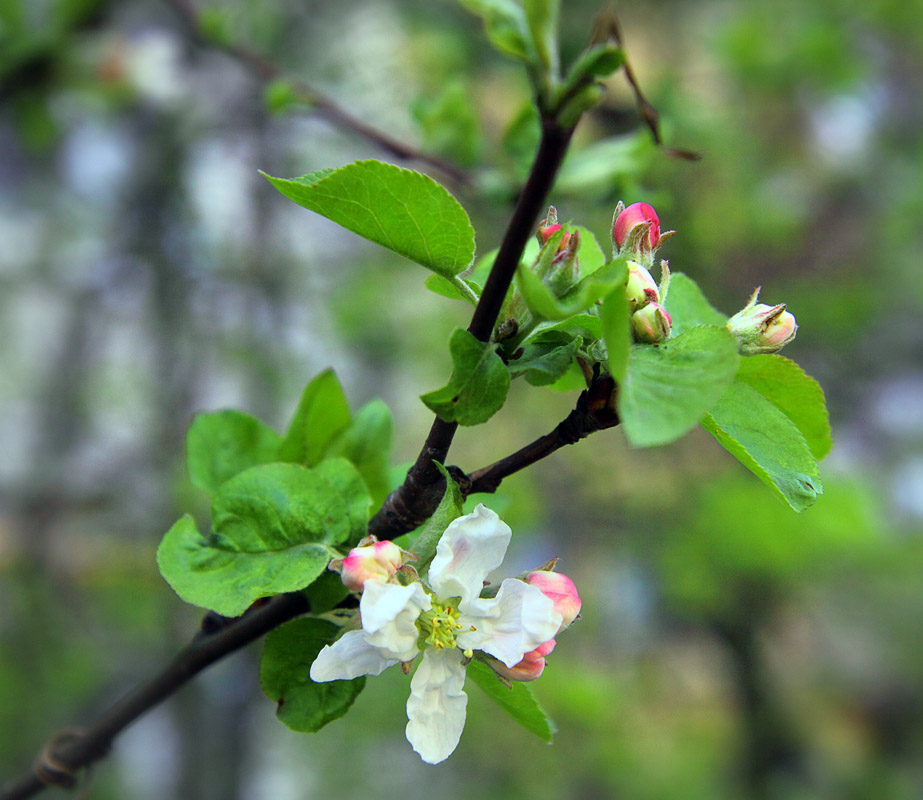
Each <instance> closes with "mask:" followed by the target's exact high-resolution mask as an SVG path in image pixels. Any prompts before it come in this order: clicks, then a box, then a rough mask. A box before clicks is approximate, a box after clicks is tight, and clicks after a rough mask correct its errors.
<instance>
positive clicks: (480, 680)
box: [466, 661, 555, 743]
mask: <svg viewBox="0 0 923 800" xmlns="http://www.w3.org/2000/svg"><path fill="white" fill-rule="evenodd" d="M466 669H467V673H468V677H469V678H470V679H471V681H472V682H473V683H475V684H476V685H477V686H478V687H480V689H481V690H482V691H483V692H484V694H486V695H487V696H488V697H489V698H490V699H491V700H493V701H494V702H495V703H496V704H497V705H498V706H500V708H502V709H503V710H504V711H505V712H506V713H507V714H509V715H510V716H511V717H512V718H513V719H514V720H516V722H518V723H519V724H520V725H522V727H523V728H525V729H526V730H527V731H529V732H531V733H534V734H535V735H536V736H538V738H539V739H541V740H542V741H543V742H548V743H550V742H551V740H552V739H553V738H554V732H555V728H554V723H553V722H552V721H551V720H550V719H549V718H548V715H547V714H545V712H544V711H542V707H541V706H540V705H539V704H538V701H537V700H536V699H535V696H534V695H533V694H532V690H531V688H530V687H529V686H527V685H526V684H524V683H518V682H516V681H514V682H513V685H512V688H507V686H505V685H504V684H502V683H500V681H499V680H498V679H497V674H496V673H495V672H494V671H493V670H492V669H491V668H490V667H488V666H487V665H486V664H482V663H481V662H480V661H472V662H471V663H470V664H468V666H467V668H466Z"/></svg>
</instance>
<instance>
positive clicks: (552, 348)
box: [509, 331, 580, 386]
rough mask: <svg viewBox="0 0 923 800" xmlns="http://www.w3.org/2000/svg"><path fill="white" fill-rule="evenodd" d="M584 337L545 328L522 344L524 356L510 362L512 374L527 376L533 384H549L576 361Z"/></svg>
mask: <svg viewBox="0 0 923 800" xmlns="http://www.w3.org/2000/svg"><path fill="white" fill-rule="evenodd" d="M579 345H580V339H579V338H577V337H575V336H573V335H572V334H567V333H564V332H563V331H545V332H542V333H540V334H538V335H537V336H533V337H532V338H531V339H529V341H528V342H526V344H525V345H523V347H522V355H520V356H519V358H516V359H513V360H511V361H510V362H509V368H510V375H512V376H513V377H515V376H517V375H525V377H526V380H527V381H528V382H529V383H531V384H532V385H533V386H547V385H548V384H551V383H554V382H555V381H556V380H558V378H560V377H561V376H563V375H564V374H565V373H566V372H567V370H568V369H569V368H570V365H571V362H572V361H573V360H574V353H576V352H577V347H578V346H579Z"/></svg>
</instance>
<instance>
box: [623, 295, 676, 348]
mask: <svg viewBox="0 0 923 800" xmlns="http://www.w3.org/2000/svg"><path fill="white" fill-rule="evenodd" d="M631 327H632V330H633V331H634V334H635V340H636V341H638V342H643V343H645V344H660V343H661V342H665V341H666V340H667V339H669V338H670V332H671V331H672V329H673V319H672V317H670V315H669V314H668V313H667V310H666V309H665V308H664V307H663V306H662V305H660V303H648V304H647V305H646V306H644V308H642V309H641V310H640V311H635V313H634V314H632V315H631Z"/></svg>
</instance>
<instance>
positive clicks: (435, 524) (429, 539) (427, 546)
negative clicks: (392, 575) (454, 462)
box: [410, 461, 465, 577]
mask: <svg viewBox="0 0 923 800" xmlns="http://www.w3.org/2000/svg"><path fill="white" fill-rule="evenodd" d="M435 464H436V466H437V467H438V468H439V471H440V472H441V473H442V476H443V477H444V478H445V494H443V495H442V500H440V501H439V505H438V506H437V507H436V510H435V511H434V512H433V515H432V516H431V517H430V518H429V519H428V520H427V522H426V524H425V525H424V526H423V529H422V530H421V531H420V533H419V535H418V536H417V538H416V540H415V541H414V543H413V547H411V548H410V552H412V553H413V554H414V555H415V556H416V557H417V558H418V559H420V560H419V561H418V562H417V564H416V568H417V571H418V572H419V573H420V574H421V575H422V576H424V577H425V576H426V573H427V571H428V569H429V564H430V562H431V561H432V560H433V556H435V555H436V545H437V544H438V542H439V539H440V538H441V537H442V534H443V533H445V529H446V528H448V527H449V523H450V522H451V521H452V520H453V519H457V518H458V517H460V516H461V515H462V506H463V505H464V502H465V500H464V498H463V497H462V494H461V490H460V489H459V488H458V484H457V483H456V482H455V481H454V480H452V476H451V475H449V472H448V470H447V469H446V468H445V467H443V466H442V464H440V463H439V462H438V461H437V462H435Z"/></svg>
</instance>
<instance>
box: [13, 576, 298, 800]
mask: <svg viewBox="0 0 923 800" xmlns="http://www.w3.org/2000/svg"><path fill="white" fill-rule="evenodd" d="M309 610H310V606H309V604H308V601H307V600H306V599H305V597H304V596H303V595H301V594H297V593H294V594H283V595H277V596H276V597H273V598H272V599H271V600H268V601H265V602H264V603H262V604H259V605H254V606H253V607H251V609H250V610H249V611H248V612H247V613H246V614H244V615H243V616H242V617H238V618H237V619H233V620H227V619H224V618H216V617H215V616H214V615H207V616H206V619H205V625H206V626H208V627H206V628H203V631H202V632H201V633H200V634H199V635H198V636H196V638H195V639H194V640H193V641H192V643H191V644H189V645H187V646H186V647H185V648H184V649H183V650H181V651H180V653H179V654H178V655H177V656H176V658H174V659H173V661H172V662H170V664H169V665H167V667H166V669H164V670H163V671H162V672H161V673H160V674H159V675H157V676H155V677H154V678H152V679H151V680H149V681H147V682H146V683H143V684H141V685H140V686H138V687H137V688H136V689H135V690H134V691H132V692H130V693H129V694H128V695H126V696H125V697H123V698H122V699H121V700H120V701H118V702H117V703H116V704H115V705H113V706H112V707H111V708H109V709H108V710H107V711H105V712H104V713H103V714H102V715H101V716H100V717H99V718H98V719H97V720H96V721H95V722H94V723H93V724H92V725H90V726H89V727H87V728H84V729H82V730H80V731H77V732H73V731H68V732H65V733H64V734H59V735H57V736H55V737H53V738H52V739H51V740H50V741H49V743H48V744H47V745H46V746H45V747H43V748H42V750H41V752H40V754H39V757H38V758H37V759H36V765H35V768H34V769H33V771H31V772H29V773H27V774H25V775H23V776H21V777H20V778H19V779H17V780H15V781H13V782H11V783H10V784H8V785H7V786H6V787H5V788H3V789H2V790H0V800H25V798H28V797H32V796H34V795H36V794H38V793H39V792H40V791H41V790H42V789H45V788H46V787H48V786H61V787H65V788H67V787H72V786H74V785H75V783H76V781H77V776H78V773H79V772H80V770H82V769H84V768H86V767H88V766H90V765H91V764H93V763H94V762H96V761H98V760H99V759H101V758H102V757H103V756H105V755H106V753H108V752H109V748H110V746H111V745H112V740H113V739H114V738H115V737H116V736H117V735H118V734H119V733H121V732H122V731H123V730H124V729H125V728H126V727H127V726H128V725H130V724H131V723H132V722H134V721H135V720H136V719H137V718H138V717H140V716H141V715H142V714H144V713H145V712H146V711H149V710H150V709H151V708H153V707H154V706H156V705H158V704H159V703H162V702H163V701H164V700H166V699H167V698H168V697H170V695H172V694H173V693H174V692H176V690H177V689H179V688H180V687H181V686H183V685H184V684H185V683H186V682H187V681H189V680H190V679H191V678H193V677H194V676H195V675H197V674H198V673H199V672H201V671H202V670H203V669H205V668H206V667H208V666H209V665H211V664H213V663H214V662H215V661H218V660H219V659H221V658H224V656H226V655H229V654H230V653H233V652H234V651H236V650H239V649H240V648H242V647H244V646H245V645H247V644H250V642H252V641H254V640H256V639H258V638H260V637H261V636H263V635H264V634H265V633H268V632H269V631H271V630H273V629H274V628H277V627H278V626H279V625H281V624H282V623H283V622H287V621H288V620H290V619H292V618H294V617H297V616H299V615H301V614H304V613H307V612H308V611H309Z"/></svg>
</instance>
